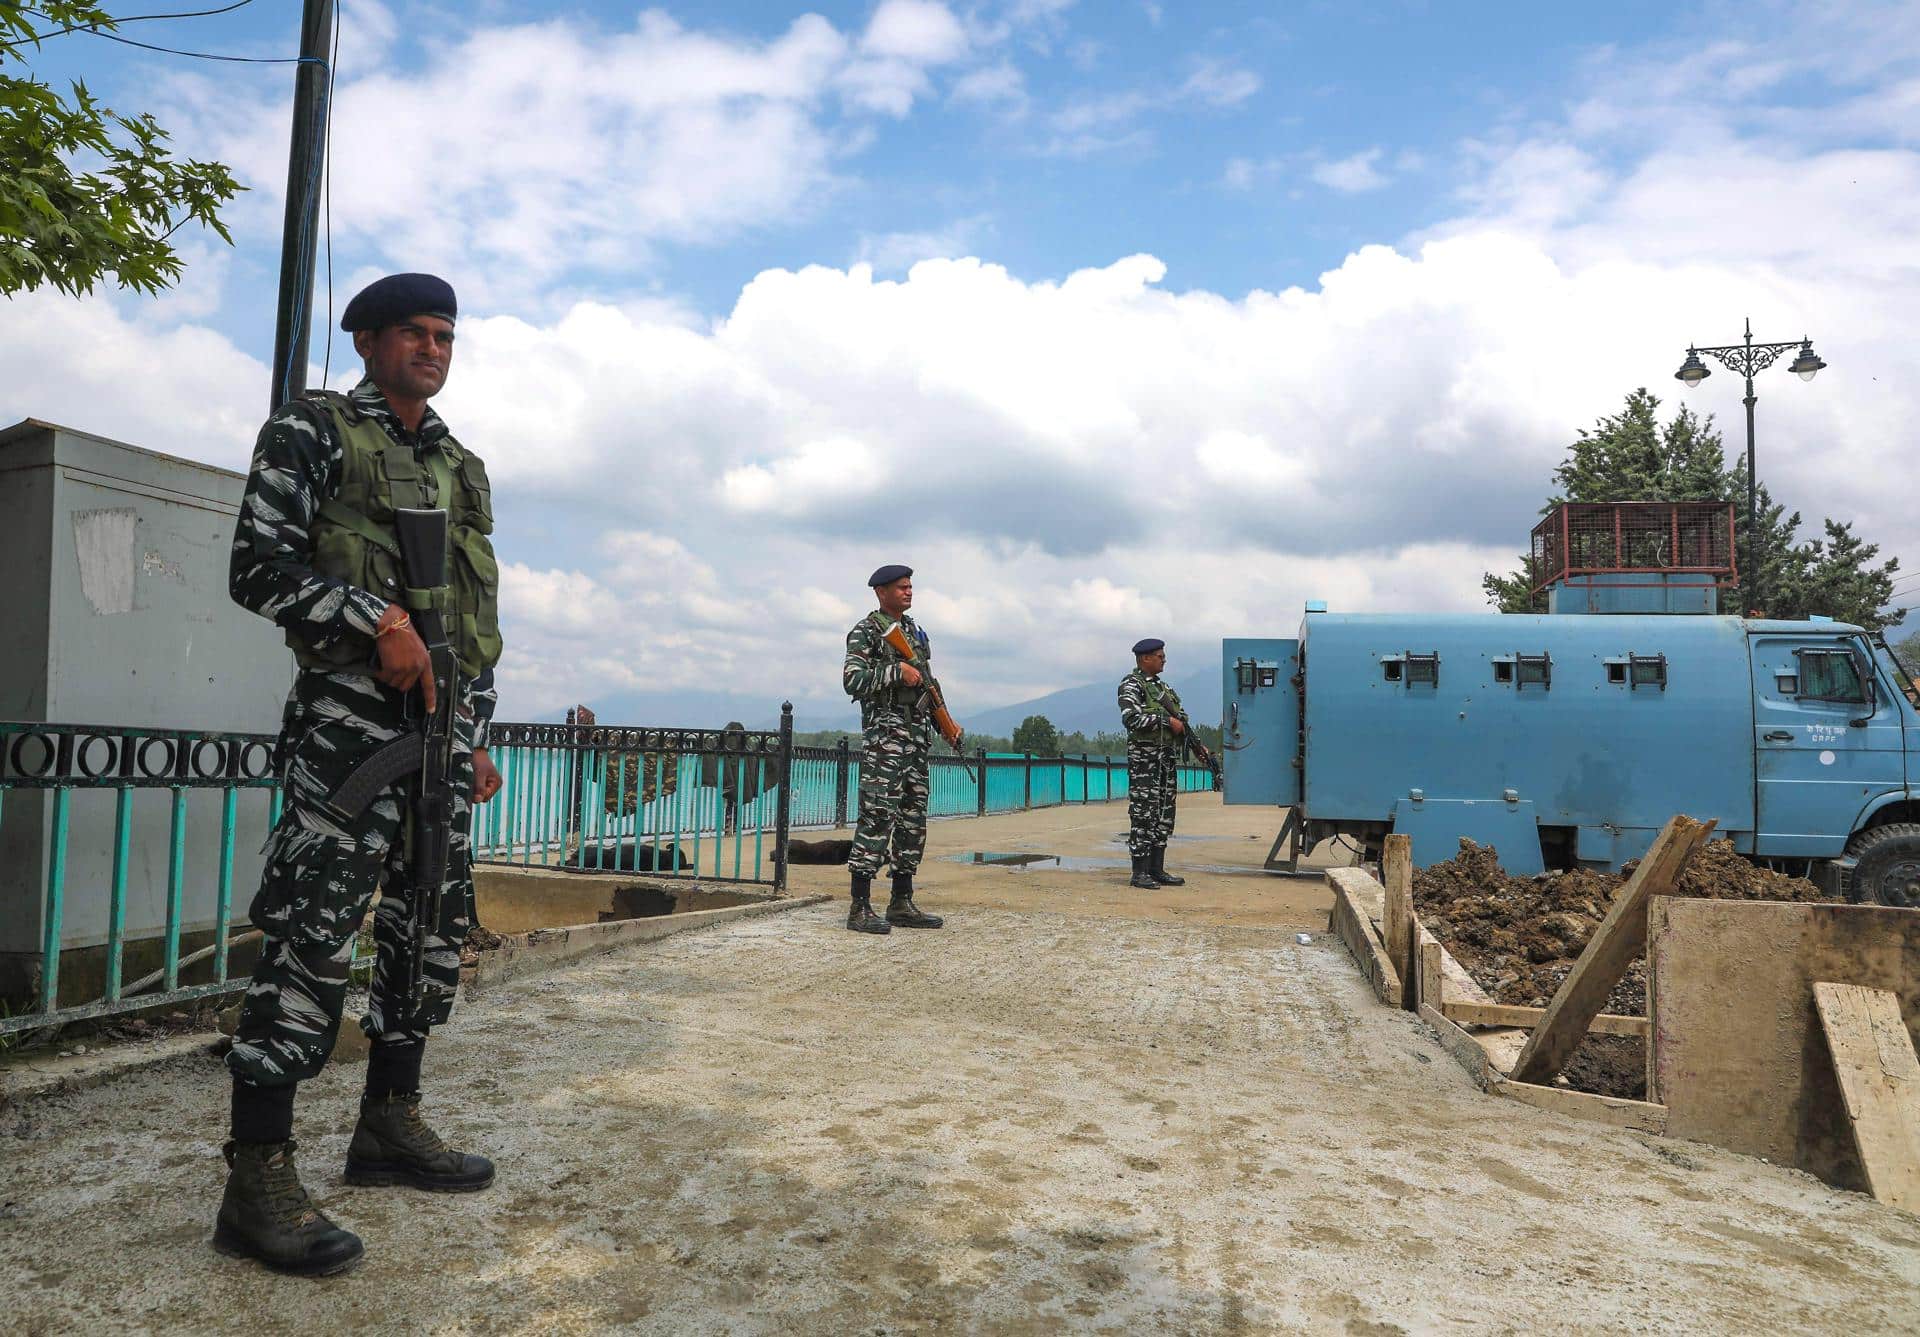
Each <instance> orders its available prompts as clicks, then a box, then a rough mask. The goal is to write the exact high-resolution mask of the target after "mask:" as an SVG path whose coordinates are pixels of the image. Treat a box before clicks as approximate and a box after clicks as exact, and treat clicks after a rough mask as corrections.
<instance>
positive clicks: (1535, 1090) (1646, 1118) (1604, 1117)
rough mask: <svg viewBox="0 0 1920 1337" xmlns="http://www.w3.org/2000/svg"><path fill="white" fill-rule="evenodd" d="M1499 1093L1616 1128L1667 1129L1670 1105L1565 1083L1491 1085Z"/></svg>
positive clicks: (1644, 1131) (1662, 1130)
mask: <svg viewBox="0 0 1920 1337" xmlns="http://www.w3.org/2000/svg"><path fill="white" fill-rule="evenodd" d="M1488 1089H1489V1090H1491V1091H1492V1092H1493V1094H1495V1095H1497V1096H1503V1097H1505V1098H1506V1099H1508V1100H1517V1101H1519V1102H1521V1103H1522V1104H1525V1105H1532V1106H1533V1107H1534V1108H1535V1109H1543V1110H1552V1111H1553V1112H1554V1113H1555V1114H1566V1115H1570V1116H1572V1117H1573V1118H1576V1119H1586V1120H1587V1121H1589V1122H1591V1123H1604V1124H1607V1125H1609V1126H1611V1127H1614V1128H1633V1129H1637V1130H1639V1131H1640V1132H1643V1133H1664V1132H1666V1131H1667V1107H1666V1106H1665V1105H1653V1104H1649V1103H1648V1102H1646V1101H1644V1100H1623V1099H1621V1098H1620V1097H1618V1096H1596V1095H1593V1094H1591V1093H1590V1092H1587V1091H1569V1090H1568V1089H1567V1088H1566V1087H1564V1086H1535V1085H1534V1084H1533V1083H1532V1082H1514V1081H1506V1082H1501V1083H1500V1084H1499V1085H1497V1086H1493V1087H1489V1088H1488Z"/></svg>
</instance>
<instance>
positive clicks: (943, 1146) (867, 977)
mask: <svg viewBox="0 0 1920 1337" xmlns="http://www.w3.org/2000/svg"><path fill="white" fill-rule="evenodd" d="M1169 894H1172V893H1169ZM841 914H842V910H841V908H840V907H839V906H836V905H824V906H817V907H809V908H806V909H802V910H798V911H794V912H792V913H789V914H783V915H777V916H771V917H768V918H763V919H756V920H751V921H744V922H740V923H736V924H731V925H726V926H723V927H720V928H716V929H713V930H710V931H705V932H700V933H694V934H688V935H685V936H681V937H675V938H670V939H667V940H664V941H662V942H659V943H656V944H652V945H648V946H645V947H641V948H637V949H634V950H630V951H626V952H622V953H617V954H614V955H610V956H605V957H598V958H594V959H592V960H591V961H589V962H586V963H583V964H580V965H578V966H575V967H573V968H572V969H569V970H567V971H564V972H561V973H558V974H555V975H552V976H549V977H545V978H542V979H537V980H533V981H530V982H528V983H526V984H523V985H519V986H515V987H513V988H509V989H503V990H502V991H500V992H499V993H496V994H489V995H487V996H484V997H482V998H480V999H478V1000H475V1001H473V1002H470V1003H467V1004H464V1005H463V1009H462V1013H461V1015H460V1016H459V1017H457V1018H456V1024H455V1025H454V1026H452V1027H450V1028H449V1029H448V1031H447V1032H446V1033H445V1035H444V1036H443V1037H442V1038H441V1039H438V1040H436V1041H435V1043H434V1045H433V1048H432V1049H431V1050H430V1056H429V1060H428V1088H429V1093H430V1102H429V1108H430V1112H431V1113H432V1114H433V1115H434V1116H435V1117H436V1119H437V1120H438V1122H440V1123H441V1124H442V1125H443V1126H444V1127H446V1128H447V1129H448V1131H457V1132H458V1133H459V1134H460V1136H461V1138H462V1139H463V1140H464V1141H465V1142H467V1143H468V1144H470V1145H472V1146H474V1147H476V1148H479V1149H484V1150H486V1151H488V1152H489V1153H491V1154H492V1155H494V1156H496V1157H497V1158H498V1159H499V1161H500V1163H501V1173H500V1180H499V1183H498V1184H497V1185H496V1186H495V1187H494V1188H493V1190H491V1191H490V1192H488V1193H485V1194H481V1195H477V1196H474V1197H438V1196H429V1195H423V1194H417V1193H412V1192H409V1191H406V1190H370V1189H349V1188H347V1187H345V1186H344V1185H343V1184H342V1183H341V1182H340V1179H339V1166H340V1164H341V1160H342V1157H343V1156H344V1153H345V1144H346V1133H347V1125H348V1120H349V1118H350V1109H351V1105H352V1101H353V1097H354V1095H355V1093H356V1090H357V1086H358V1082H359V1070H358V1069H357V1068H340V1069H333V1070H330V1071H329V1072H328V1073H327V1074H326V1075H325V1076H323V1077H322V1078H321V1079H320V1080H319V1081H317V1082H315V1083H313V1084H312V1087H311V1089H310V1090H308V1091H307V1092H305V1093H304V1094H303V1097H302V1102H301V1108H300V1112H299V1122H300V1133H301V1135H302V1137H303V1139H304V1141H303V1145H302V1150H301V1157H302V1163H303V1165H304V1166H305V1168H306V1172H307V1175H308V1179H309V1182H310V1183H311V1184H312V1185H314V1186H315V1187H316V1188H317V1190H318V1193H319V1196H320V1198H321V1200H322V1202H323V1205H324V1206H325V1207H326V1209H327V1210H328V1211H329V1212H331V1213H333V1214H334V1215H335V1216H336V1217H337V1218H338V1219H339V1220H341V1221H342V1222H343V1223H345V1224H348V1225H350V1226H351V1227H353V1228H355V1229H357V1230H359V1231H360V1232H361V1233H362V1234H363V1235H364V1236H365V1238H366V1239H367V1241H368V1246H369V1247H368V1257H367V1259H366V1261H365V1262H364V1263H363V1264H362V1265H361V1266H360V1267H359V1268H358V1269H357V1270H355V1271H354V1272H351V1273H348V1274H347V1275H345V1276H343V1277H338V1278H334V1279H330V1280H327V1281H320V1282H314V1281H301V1280H295V1279H287V1278H278V1277H273V1276H270V1275H268V1274H265V1273H263V1272H261V1271H260V1270H258V1269H256V1268H254V1267H252V1266H251V1265H248V1264H245V1263H241V1262H236V1261H233V1260H229V1259H225V1258H222V1257H220V1256H218V1255H216V1254H215V1253H214V1252H213V1250H212V1249H211V1248H210V1247H209V1245H208V1243H207V1239H208V1235H209V1232H210V1228H211V1225H212V1217H213V1212H214V1209H215V1206H216V1204H217V1200H218V1196H219V1190H220V1184H221V1174H222V1171H221V1167H220V1163H219V1159H218V1153H217V1145H218V1141H219V1138H220V1136H221V1134H222V1127H223V1122H224V1116H225V1103H226V1102H225V1089H224V1083H223V1082H222V1080H221V1074H220V1071H219V1070H218V1069H217V1068H216V1067H215V1066H214V1064H213V1061H212V1060H210V1059H205V1058H202V1059H196V1060H191V1061H181V1062H178V1063H175V1064H173V1065H171V1066H169V1067H165V1068H159V1069H155V1070H152V1071H149V1072H146V1073H142V1074H138V1075H135V1076H131V1077H128V1078H126V1079H124V1080H122V1081H119V1082H116V1083H113V1084H110V1085H108V1086H104V1087H101V1088H97V1089H94V1090H90V1091H85V1092H80V1093H78V1094H75V1095H72V1096H66V1097H60V1098H56V1099H50V1100H43V1101H36V1102H31V1103H28V1104H26V1105H23V1106H21V1107H19V1108H16V1109H14V1110H11V1111H8V1112H6V1113H5V1114H4V1115H0V1135H4V1136H0V1260H3V1261H4V1263H5V1266H6V1275H7V1276H8V1278H9V1280H10V1283H11V1284H10V1286H9V1291H10V1294H9V1299H8V1310H7V1323H6V1324H5V1325H4V1326H5V1327H6V1328H7V1329H8V1330H10V1331H13V1332H23V1333H40V1332H48V1333H51V1332H65V1331H102V1330H112V1331H133V1330H175V1331H180V1330H192V1331H197V1332H245V1333H257V1332H262V1331H284V1330H287V1329H288V1328H290V1327H292V1326H294V1325H295V1324H296V1323H297V1324H298V1325H300V1326H303V1327H304V1326H310V1327H312V1328H314V1329H316V1330H337V1329H341V1328H345V1327H349V1326H351V1327H366V1328H370V1329H377V1330H384V1331H397V1330H408V1331H414V1332H466V1331H472V1332H508V1331H541V1332H548V1331H559V1332H569V1331H593V1330H600V1329H606V1328H627V1329H631V1330H636V1331H649V1332H660V1333H694V1332H771V1331H775V1330H778V1331H782V1332H791V1331H799V1332H819V1333H846V1332H856V1331H864V1332H911V1331H924V1332H955V1331H1010V1332H1024V1331H1057V1330H1062V1329H1070V1330H1075V1331H1114V1332H1139V1331H1169V1332H1242V1331H1271V1330H1289V1329H1290V1330H1298V1329H1306V1330H1313V1331H1336V1332H1337V1331H1348V1332H1365V1333H1384V1332H1396V1331H1402V1330H1435V1329H1461V1330H1465V1329H1471V1330H1474V1331H1513V1332H1519V1331H1538V1330H1540V1329H1543V1328H1546V1329H1554V1330H1561V1329H1567V1330H1589V1331H1600V1330H1622V1329H1638V1330H1666V1331H1718V1332H1730V1331H1759V1330H1768V1331H1775V1332H1779V1331H1835V1332H1838V1331H1855V1332H1857V1331H1890V1330H1912V1329H1913V1328H1914V1327H1915V1326H1916V1324H1920V1220H1916V1219H1915V1218H1912V1217H1909V1216H1906V1215H1903V1214H1900V1213H1897V1212H1894V1211H1892V1210H1889V1209H1886V1208H1883V1207H1881V1206H1879V1205H1877V1204H1875V1203H1873V1202H1871V1201H1869V1200H1867V1199H1865V1198H1862V1197H1859V1196H1856V1195H1852V1194H1846V1193H1841V1192H1838V1191H1835V1190H1831V1189H1829V1188H1827V1187H1825V1186H1824V1185H1821V1184H1819V1183H1817V1182H1815V1181H1814V1180H1812V1179H1809V1178H1807V1177H1805V1176H1803V1175H1800V1174H1797V1173H1794V1172H1791V1171H1786V1170H1781V1169H1778V1168H1775V1167H1772V1166H1768V1165H1766V1164H1764V1163H1762V1162H1760V1161H1755V1160H1750V1159H1747V1158H1744V1157H1739V1156H1734V1155H1732V1154H1729V1153H1724V1152H1720V1151H1716V1150H1712V1149H1709V1148H1705V1147H1700V1146H1696V1145H1693V1144H1688V1143H1678V1142H1667V1141H1664V1140H1661V1139H1656V1138H1651V1137H1645V1136H1641V1135H1637V1134H1630V1133H1622V1132H1614V1131H1611V1130H1605V1129H1601V1128H1598V1127H1596V1126H1593V1125H1588V1124H1583V1123H1578V1122H1573V1121H1569V1120H1565V1119H1562V1118H1559V1117H1556V1116H1553V1115H1549V1114H1546V1113H1543V1112H1539V1111H1534V1110H1529V1109H1526V1108H1523V1107H1520V1106H1516V1105H1512V1104H1507V1103H1496V1102H1495V1101H1493V1100H1492V1099H1491V1098H1489V1097H1486V1096H1484V1095H1482V1094H1481V1093H1479V1092H1477V1091H1476V1090H1474V1089H1473V1088H1472V1086H1471V1085H1470V1084H1469V1083H1468V1081H1467V1079H1466V1077H1465V1075H1464V1074H1463V1073H1462V1072H1461V1071H1460V1069H1459V1068H1458V1067H1457V1066H1456V1065H1455V1064H1454V1063H1453V1062H1452V1061H1451V1060H1450V1059H1449V1058H1447V1057H1446V1055H1445V1054H1443V1053H1442V1052H1441V1051H1440V1049H1439V1048H1438V1046H1437V1044H1436V1043H1435V1042H1434V1041H1433V1039H1432V1037H1431V1036H1430V1035H1429V1034H1428V1033H1427V1032H1426V1031H1424V1030H1423V1029H1421V1028H1420V1027H1419V1026H1418V1025H1417V1024H1416V1023H1414V1022H1412V1021H1410V1020H1409V1019H1407V1018H1406V1017H1405V1016H1404V1015H1402V1014H1398V1013H1394V1012H1391V1011H1388V1010H1386V1009H1383V1008H1380V1007H1378V1006H1376V1005H1375V1004H1374V1003H1373V1002H1372V1000H1371V998H1370V996H1369V995H1368V994H1367V993H1366V991H1365V989H1364V988H1363V987H1362V985H1361V984H1360V982H1359V980H1358V977H1357V975H1356V973H1355V971H1354V969H1353V966H1352V964H1351V962H1349V961H1348V960H1347V958H1346V956H1345V954H1344V952H1343V950H1342V949H1341V948H1340V947H1339V945H1338V944H1337V942H1335V941H1333V940H1331V939H1322V938H1321V937H1320V935H1318V934H1316V935H1315V941H1314V942H1313V943H1312V944H1311V945H1304V946H1303V945H1301V944H1300V943H1299V942H1298V941H1297V940H1296V938H1295V936H1294V933H1293V932H1291V931H1288V930H1284V929H1278V928H1271V927H1269V928H1258V927H1245V926H1236V925H1232V924H1204V923H1203V924H1188V923H1181V922H1168V921H1166V920H1164V919H1156V918H1125V917H1111V916H1101V915H1096V914H1090V913H1086V912H1084V910H1083V911H1082V912H1080V913H1072V914H1058V913H1051V912H1047V911H1044V910H1024V911H1010V910H996V909H986V908H980V909H966V908H963V909H961V910H959V911H957V912H956V913H955V916H954V919H953V920H952V921H950V925H949V927H948V928H947V929H946V930H944V931H941V932H938V933H917V934H908V933H904V932H902V933H895V934H894V935H893V936H892V937H890V938H886V939H872V938H867V937H863V936H857V935H854V934H849V933H847V932H845V931H844V930H843V929H842V928H841V927H840V917H841Z"/></svg>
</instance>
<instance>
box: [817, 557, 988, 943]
mask: <svg viewBox="0 0 1920 1337" xmlns="http://www.w3.org/2000/svg"><path fill="white" fill-rule="evenodd" d="M867 584H868V585H870V586H872V588H873V592H874V597H875V598H876V599H877V600H878V601H879V604H880V606H879V608H877V609H875V610H874V611H873V612H871V613H869V614H867V615H866V616H865V617H863V618H861V619H860V621H858V622H856V623H855V624H854V627H853V630H852V631H850V632H848V633H847V658H846V662H845V664H844V665H843V666H842V668H841V672H840V681H841V685H842V686H844V687H845V688H846V692H847V695H848V696H851V697H853V698H854V699H855V700H857V701H858V702H859V703H860V731H861V734H862V738H863V747H864V750H863V751H862V752H861V755H860V819H859V827H858V829H857V830H856V831H855V832H854V837H853V852H852V854H850V855H849V856H848V858H847V869H848V871H849V872H850V873H851V874H852V876H853V903H852V905H851V906H849V907H848V910H847V927H848V928H850V929H853V930H854V931H855V932H858V933H890V932H892V930H893V927H894V926H896V925H897V926H899V927H901V928H939V927H940V925H941V924H942V923H943V922H944V921H943V920H942V919H941V918H940V916H939V915H930V914H927V913H925V912H924V911H922V910H921V909H920V908H919V907H918V906H917V905H915V904H914V903H913V875H914V872H915V871H916V870H917V869H918V868H919V867H920V856H921V853H922V852H923V851H924V850H925V849H926V845H927V794H928V781H927V753H928V751H929V750H930V749H931V747H932V746H933V734H934V732H935V731H936V730H937V731H938V732H939V733H940V735H941V737H943V738H945V739H946V740H947V744H948V746H950V747H953V748H955V749H958V747H959V745H960V726H959V725H957V724H955V723H954V722H953V716H952V715H950V714H948V713H947V704H946V699H945V698H944V697H943V696H942V694H941V691H940V683H939V680H938V679H936V678H935V677H934V676H933V670H932V667H931V663H930V650H929V644H928V641H927V633H926V632H924V631H922V630H920V627H919V625H918V624H917V623H915V622H914V620H913V619H912V618H911V617H910V616H908V614H907V609H909V608H911V607H912V606H913V568H912V567H908V566H883V567H881V568H880V569H879V570H878V571H875V572H874V573H873V574H872V575H871V576H869V577H868V578H867ZM882 862H884V863H886V864H887V865H888V866H889V867H890V868H891V869H892V871H893V895H892V897H891V898H890V899H889V900H888V901H887V912H886V915H885V916H884V917H882V916H880V915H878V914H875V913H874V910H873V899H872V898H873V878H874V874H875V873H877V872H879V871H880V865H881V863H882Z"/></svg>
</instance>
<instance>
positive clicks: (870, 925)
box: [847, 873, 893, 933]
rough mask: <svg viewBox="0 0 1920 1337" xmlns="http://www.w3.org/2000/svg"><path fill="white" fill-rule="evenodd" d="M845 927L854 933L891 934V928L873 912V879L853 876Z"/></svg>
mask: <svg viewBox="0 0 1920 1337" xmlns="http://www.w3.org/2000/svg"><path fill="white" fill-rule="evenodd" d="M847 927H848V928H850V929H852V930H853V931H854V932H855V933H891V932H893V926H892V925H891V924H889V923H887V921H886V920H884V919H882V918H881V917H880V916H879V915H877V914H875V913H874V912H873V879H872V878H870V877H861V876H860V875H859V874H858V873H855V874H854V875H853V904H852V905H849V906H848V907H847Z"/></svg>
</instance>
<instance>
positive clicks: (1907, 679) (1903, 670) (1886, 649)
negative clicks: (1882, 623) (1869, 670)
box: [1873, 636, 1920, 710]
mask: <svg viewBox="0 0 1920 1337" xmlns="http://www.w3.org/2000/svg"><path fill="white" fill-rule="evenodd" d="M1873 647H1874V649H1876V650H1878V651H1879V652H1880V654H1881V655H1882V656H1883V662H1884V663H1885V664H1886V666H1887V668H1888V670H1889V671H1890V672H1891V674H1892V677H1893V681H1894V685H1895V686H1897V687H1898V688H1899V689H1900V691H1901V693H1902V694H1903V695H1905V697H1906V698H1907V704H1909V705H1911V706H1913V707H1914V708H1915V709H1916V710H1920V658H1916V657H1915V656H1914V655H1912V654H1908V653H1904V652H1903V651H1901V650H1898V649H1895V648H1894V647H1893V646H1891V645H1889V644H1887V642H1886V640H1885V638H1883V637H1880V636H1875V637H1874V638H1873Z"/></svg>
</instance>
